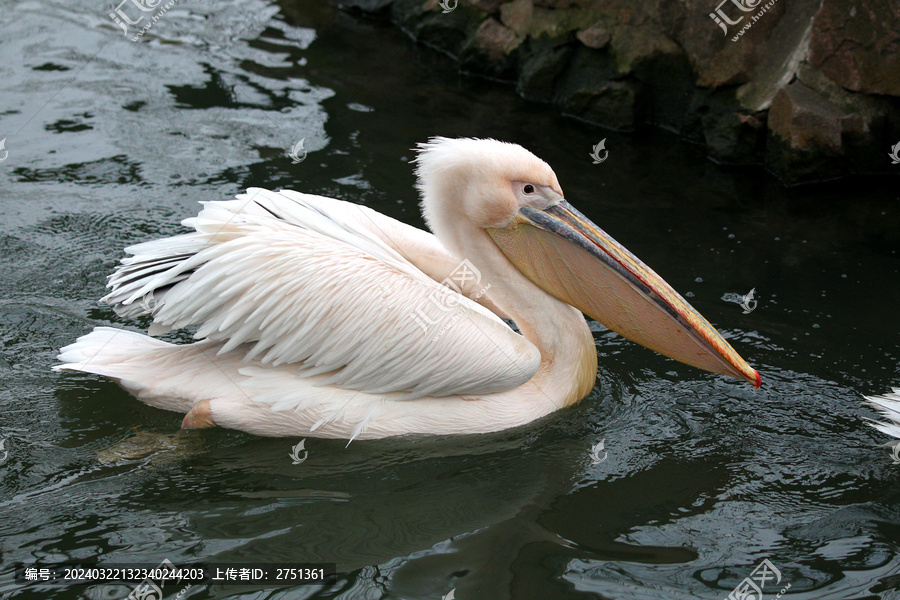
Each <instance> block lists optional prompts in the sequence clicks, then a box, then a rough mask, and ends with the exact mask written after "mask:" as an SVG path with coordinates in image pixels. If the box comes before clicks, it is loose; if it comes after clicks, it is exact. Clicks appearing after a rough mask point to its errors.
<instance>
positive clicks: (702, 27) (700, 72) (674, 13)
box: [661, 0, 785, 87]
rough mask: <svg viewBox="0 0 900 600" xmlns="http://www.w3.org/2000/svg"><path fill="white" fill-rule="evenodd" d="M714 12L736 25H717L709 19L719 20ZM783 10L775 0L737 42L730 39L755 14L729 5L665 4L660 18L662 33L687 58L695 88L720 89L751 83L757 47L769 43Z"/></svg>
mask: <svg viewBox="0 0 900 600" xmlns="http://www.w3.org/2000/svg"><path fill="white" fill-rule="evenodd" d="M748 4H749V2H748ZM757 4H758V3H757ZM717 8H720V9H721V11H722V12H723V13H724V15H725V17H727V18H728V20H730V21H737V24H735V25H728V24H727V23H726V22H725V21H722V24H721V25H719V24H717V23H716V21H715V20H714V19H713V18H711V17H712V15H716V16H717V18H719V20H722V19H721V18H720V17H718V15H717ZM784 10H785V2H784V0H778V1H777V2H776V3H775V4H774V5H773V6H772V7H771V8H769V9H767V11H766V13H765V14H763V15H762V17H759V18H758V20H757V21H755V22H753V25H752V26H751V28H750V29H748V30H746V31H745V32H744V34H743V35H741V36H740V37H739V38H738V39H737V41H732V39H733V38H734V37H735V36H736V35H737V32H738V31H740V30H741V28H742V27H743V26H744V25H746V22H747V21H748V20H750V19H749V16H748V15H753V16H757V15H758V12H759V11H758V10H757V11H756V12H752V13H751V12H743V11H741V10H739V9H737V8H736V6H735V4H734V3H732V2H727V3H722V4H717V2H716V1H713V2H709V1H707V0H683V1H680V2H672V3H669V4H667V10H666V11H665V13H664V14H663V16H662V17H661V18H662V20H663V23H664V25H663V28H664V31H665V33H666V34H667V35H668V36H669V37H670V38H671V39H673V40H674V41H675V42H677V43H678V45H679V46H680V47H681V48H682V49H683V50H684V52H685V53H686V54H687V56H688V59H689V61H690V63H691V65H692V67H693V69H694V71H695V73H696V77H695V82H696V83H697V85H699V86H702V87H720V86H725V85H735V84H741V83H746V82H748V81H750V80H751V74H750V73H751V71H752V70H753V68H754V67H755V66H756V64H757V63H758V62H759V59H760V56H762V54H761V53H760V52H759V45H760V44H761V43H762V42H764V41H765V40H766V39H769V37H770V34H771V31H772V29H774V28H775V26H776V25H777V23H778V21H779V20H780V18H781V16H782V14H783V13H784Z"/></svg>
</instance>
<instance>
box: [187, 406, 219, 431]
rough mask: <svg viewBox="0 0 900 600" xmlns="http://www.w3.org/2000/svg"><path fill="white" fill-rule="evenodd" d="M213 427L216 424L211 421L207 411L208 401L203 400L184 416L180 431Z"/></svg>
mask: <svg viewBox="0 0 900 600" xmlns="http://www.w3.org/2000/svg"><path fill="white" fill-rule="evenodd" d="M215 426H216V422H215V421H213V418H212V413H211V412H210V410H209V400H204V401H203V402H200V403H199V404H197V405H195V406H194V408H192V409H191V410H190V412H189V413H188V414H186V415H184V420H183V421H181V428H182V429H204V428H206V427H215Z"/></svg>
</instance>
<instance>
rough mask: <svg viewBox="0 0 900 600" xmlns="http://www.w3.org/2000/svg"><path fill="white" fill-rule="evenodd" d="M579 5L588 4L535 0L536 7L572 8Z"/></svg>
mask: <svg viewBox="0 0 900 600" xmlns="http://www.w3.org/2000/svg"><path fill="white" fill-rule="evenodd" d="M579 4H587V3H586V2H584V1H582V2H579V1H578V0H534V5H535V6H544V7H546V8H570V7H572V6H578V5H579Z"/></svg>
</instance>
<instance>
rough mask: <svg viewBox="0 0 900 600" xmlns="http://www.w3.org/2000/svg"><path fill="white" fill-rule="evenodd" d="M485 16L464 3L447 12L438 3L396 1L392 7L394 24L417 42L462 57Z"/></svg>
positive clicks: (408, 0) (433, 0)
mask: <svg viewBox="0 0 900 600" xmlns="http://www.w3.org/2000/svg"><path fill="white" fill-rule="evenodd" d="M484 17H485V15H484V13H483V12H481V11H480V10H479V9H477V8H475V7H474V6H470V5H462V4H458V5H457V7H456V8H455V9H454V10H453V11H451V12H449V13H444V12H442V10H441V8H440V5H439V4H438V3H437V2H436V0H428V2H422V0H395V1H394V2H393V4H392V5H391V20H392V21H394V22H395V23H397V24H398V25H400V26H401V27H402V28H403V29H405V30H406V31H407V32H409V34H410V35H412V36H413V37H414V38H415V39H416V40H417V41H419V42H421V43H423V44H425V45H427V46H431V47H432V48H435V49H437V50H440V51H442V52H445V53H447V54H450V55H451V56H454V57H458V56H459V55H460V53H461V52H462V50H463V48H464V47H465V46H466V42H467V41H468V40H469V38H470V37H472V35H474V33H475V30H476V28H477V26H478V25H479V24H480V23H481V20H482V19H483V18H484Z"/></svg>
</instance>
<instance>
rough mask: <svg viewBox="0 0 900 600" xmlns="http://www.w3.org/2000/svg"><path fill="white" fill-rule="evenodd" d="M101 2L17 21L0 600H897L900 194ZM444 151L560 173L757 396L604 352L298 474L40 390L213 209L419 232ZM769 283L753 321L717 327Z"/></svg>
mask: <svg viewBox="0 0 900 600" xmlns="http://www.w3.org/2000/svg"><path fill="white" fill-rule="evenodd" d="M298 4H300V3H298ZM109 9H110V4H109V3H104V2H99V1H98V2H87V1H71V2H65V3H62V2H56V3H53V2H49V1H48V0H35V1H31V2H6V3H5V4H4V10H3V11H0V40H2V43H0V75H2V77H0V137H6V138H7V140H6V149H7V150H8V152H9V156H8V158H7V159H6V160H5V161H3V162H2V163H0V207H2V211H3V218H2V220H0V249H2V256H3V260H2V263H0V282H2V283H0V286H2V298H0V379H2V383H0V415H2V416H0V438H2V439H4V440H5V449H6V451H8V458H7V459H6V461H5V462H4V464H2V465H0V540H2V541H0V550H2V564H0V597H3V598H124V597H126V596H127V595H128V593H129V592H130V589H131V588H130V587H124V586H95V587H91V588H87V587H81V588H78V587H70V588H63V587H55V586H48V585H38V586H34V587H30V588H23V587H22V586H20V585H18V584H16V583H14V582H13V581H12V573H13V565H14V563H16V562H26V563H32V562H41V563H47V562H59V561H64V560H78V561H88V560H91V559H94V558H101V559H103V560H106V561H111V562H120V563H130V562H152V563H154V564H155V563H158V562H160V561H162V560H163V559H164V558H168V559H169V560H171V561H172V562H174V563H176V564H184V563H192V562H198V561H219V562H298V561H326V562H336V563H337V565H338V570H339V576H338V581H337V583H336V584H335V585H331V586H327V587H321V586H309V587H293V588H264V587H261V586H256V587H252V586H251V587H244V588H226V587H222V586H212V587H204V586H195V587H193V588H191V589H190V590H188V591H187V593H186V595H185V596H183V597H186V598H226V597H235V598H248V599H249V598H253V599H262V598H291V599H293V598H335V599H338V598H339V599H354V600H355V599H360V600H363V599H365V600H369V599H378V598H403V599H409V600H420V599H421V600H430V599H434V600H438V599H440V598H441V597H442V596H444V595H446V594H448V592H450V590H451V589H455V590H456V591H455V597H456V598H458V599H459V600H475V599H479V600H504V599H516V600H520V599H521V600H532V599H533V600H578V599H586V598H587V599H589V598H615V599H643V598H648V599H656V598H673V599H691V598H709V599H716V598H724V597H726V596H727V595H728V594H729V592H731V590H732V589H734V587H735V586H736V585H737V584H738V583H740V582H741V580H742V579H743V578H744V577H747V576H748V575H750V573H751V571H753V569H754V568H755V567H756V566H757V565H758V564H759V563H760V562H761V561H762V560H763V559H769V560H770V561H771V563H772V564H773V565H774V566H775V567H777V569H778V570H779V571H780V574H781V576H782V580H781V582H780V583H779V584H778V585H776V584H775V583H774V582H769V584H768V585H767V586H766V587H765V589H764V591H765V593H766V596H765V597H766V598H772V597H774V596H775V594H776V593H778V591H779V590H780V589H781V588H782V587H784V586H786V585H787V584H788V583H789V584H790V589H789V590H788V594H787V597H788V598H798V599H800V598H804V599H812V598H816V599H819V598H823V599H850V598H853V599H863V598H898V597H900V551H898V543H900V508H898V501H900V467H898V466H893V465H892V464H891V461H890V458H889V456H888V454H887V453H886V452H885V451H884V450H883V449H880V448H878V447H877V446H876V445H877V444H879V443H882V442H884V441H886V440H885V439H884V436H882V435H881V434H878V433H877V432H875V431H874V430H872V429H871V428H869V427H868V426H866V425H865V424H864V422H863V420H862V418H861V417H863V416H874V415H873V414H872V413H871V411H869V410H868V409H865V408H863V407H862V406H861V405H860V399H861V394H871V393H882V392H885V391H887V390H888V389H889V388H890V386H891V385H898V384H900V366H898V365H900V344H898V336H897V334H898V331H897V329H898V328H897V322H898V321H897V318H896V311H897V307H898V303H900V277H898V269H900V256H898V248H900V234H898V232H900V227H898V225H900V213H898V207H900V203H898V200H900V198H898V192H897V189H898V188H897V183H896V178H894V179H893V180H890V181H885V180H857V181H853V182H849V183H842V184H831V185H828V186H822V187H818V188H810V189H804V190H785V189H783V188H782V187H781V186H780V185H779V184H778V183H777V182H775V181H774V180H773V179H772V178H771V177H769V176H768V175H766V174H765V173H763V172H762V171H758V170H749V171H732V170H727V169H723V168H720V167H718V166H716V165H713V164H711V163H709V162H707V161H706V160H704V158H703V154H702V151H701V150H699V149H697V148H694V147H692V146H687V145H685V144H683V143H681V142H679V141H678V140H677V138H675V137H673V136H670V135H668V134H665V133H659V132H645V133H642V134H639V135H635V136H629V137H626V136H620V135H617V134H611V133H606V132H602V131H599V130H594V129H592V128H590V127H587V126H584V125H582V124H579V123H577V122H574V121H571V120H566V119H562V118H560V117H557V116H554V113H553V111H552V110H549V109H545V108H544V107H542V106H539V105H533V104H526V103H524V102H522V101H520V100H518V99H517V98H516V97H515V96H514V95H513V94H512V92H511V90H510V89H508V88H506V87H503V86H498V85H495V84H492V83H487V82H480V81H471V80H468V79H463V78H460V77H458V76H457V75H456V73H455V67H454V66H453V65H452V64H451V63H450V62H449V61H448V60H447V59H446V58H444V57H442V56H440V55H437V54H434V53H431V52H429V51H424V50H422V49H421V48H416V47H415V46H414V45H413V44H412V43H411V42H409V41H408V40H406V38H404V37H403V35H402V34H401V33H398V32H397V31H395V30H394V29H391V28H390V27H385V26H382V25H380V24H377V23H371V22H366V21H360V20H357V19H355V18H353V17H350V16H348V15H345V14H342V13H339V12H336V11H335V10H334V9H332V8H328V7H326V6H324V5H320V3H312V2H310V3H303V6H300V7H295V8H284V9H282V8H281V7H279V5H277V4H273V3H270V2H266V1H263V0H242V1H238V2H231V3H213V2H197V1H189V0H182V1H181V2H179V3H177V4H176V5H175V7H173V8H172V9H170V10H169V11H168V12H167V13H166V14H165V15H164V16H163V18H162V19H160V20H159V21H158V22H157V23H156V24H155V25H154V26H153V28H152V29H151V30H150V31H148V32H147V34H146V35H145V36H144V38H143V39H142V40H141V41H140V42H137V43H132V42H130V41H128V39H126V38H124V37H123V36H122V34H121V32H120V31H119V30H118V29H117V28H116V27H115V25H114V24H113V23H112V21H111V20H110V19H109V18H108V17H107V16H106V15H107V13H108V12H109ZM436 134H440V135H451V136H460V135H473V136H485V137H487V136H490V137H497V138H501V139H505V140H509V141H515V142H518V143H521V144H523V145H525V146H526V147H528V148H529V149H531V150H533V151H534V152H535V153H537V154H538V155H539V156H541V157H542V158H544V159H546V160H547V161H548V162H549V163H550V164H551V165H552V166H553V167H554V168H555V169H556V172H557V174H558V176H559V179H560V181H561V183H562V186H563V189H564V190H565V191H566V195H567V197H568V199H569V200H570V201H571V202H572V203H573V204H575V205H576V206H578V207H579V208H580V209H581V210H582V211H583V212H585V213H586V214H588V215H589V216H590V217H592V218H593V219H594V220H595V221H596V222H597V223H599V224H600V225H601V226H602V227H604V228H605V229H606V230H607V231H609V232H610V233H612V234H613V235H614V236H616V237H617V238H618V239H619V241H621V242H622V243H624V244H625V245H626V246H628V247H629V248H630V249H632V250H633V251H634V252H635V253H636V254H638V256H640V257H641V258H643V259H644V260H645V261H646V262H647V263H648V264H650V265H651V266H652V267H654V268H655V269H656V270H657V271H658V272H659V273H660V274H662V275H663V276H664V277H665V278H666V279H667V280H668V281H669V282H670V283H672V285H673V286H674V287H675V288H676V289H679V290H680V291H682V292H683V293H686V295H688V297H689V299H690V300H691V302H692V303H693V304H694V305H695V306H696V307H697V308H698V309H699V310H700V311H701V312H702V313H703V314H704V315H706V316H707V318H709V319H710V320H711V321H712V322H713V323H715V324H716V325H717V326H718V327H719V328H720V329H721V330H722V331H723V332H724V333H725V334H726V336H727V337H728V338H730V339H731V340H732V343H733V344H734V345H735V346H736V348H737V349H738V351H739V352H740V353H741V354H742V355H743V356H744V357H745V358H747V359H748V360H749V361H750V363H751V364H753V365H754V366H755V367H756V368H758V369H759V371H760V372H761V373H762V378H763V387H762V388H761V389H760V390H759V391H756V392H754V391H753V390H752V389H751V387H750V386H748V385H746V384H742V383H740V382H736V381H731V380H725V379H724V378H721V377H717V376H713V375H709V374H705V373H702V372H699V371H697V370H693V369H691V368H688V367H684V366H682V365H680V364H676V363H673V362H672V361H669V360H667V359H664V358H662V357H659V356H656V355H654V354H653V353H651V352H649V351H647V350H644V349H642V348H639V347H637V346H635V345H633V344H631V343H628V342H624V341H623V340H622V339H621V338H618V337H617V336H615V335H614V334H611V333H609V332H607V331H605V330H603V329H602V328H600V327H597V328H596V330H597V334H596V336H597V344H598V352H599V356H600V372H599V375H598V379H597V386H596V388H595V389H594V391H593V392H592V394H591V395H590V396H589V397H588V398H587V399H585V400H584V401H583V402H581V403H580V404H578V405H577V406H575V407H572V408H571V409H569V410H566V411H564V412H561V413H557V414H554V415H552V416H550V417H548V418H547V419H545V420H543V421H541V422H539V423H536V424H534V425H533V426H531V427H527V428H521V429H517V430H512V431H507V432H504V433H501V434H497V435H489V436H476V437H472V436H460V437H453V438H444V439H429V438H425V439H397V440H385V441H372V442H354V443H352V444H350V446H349V447H345V444H344V443H343V442H338V441H323V440H316V439H312V438H310V439H307V441H306V448H307V450H308V451H309V457H308V459H307V460H306V461H305V462H303V463H302V464H301V465H293V464H291V459H290V458H289V457H288V454H289V452H290V448H291V446H292V445H294V444H296V443H297V442H298V441H299V439H297V440H292V439H281V440H272V439H263V438H258V437H254V436H250V435H246V434H242V433H238V432H232V431H224V430H205V431H202V432H196V433H194V434H191V435H175V436H170V434H174V433H175V432H176V431H177V428H178V425H179V421H180V416H177V415H174V414H172V413H166V412H163V411H159V410H155V409H152V408H148V407H146V406H144V405H142V404H140V403H138V402H137V401H135V400H133V399H131V398H130V397H129V396H127V395H126V394H125V393H124V392H122V391H121V390H119V388H117V387H116V386H114V385H113V384H111V383H109V382H106V381H102V380H99V379H98V378H95V377H91V376H80V375H71V374H67V375H58V374H54V373H51V372H50V370H49V369H50V366H51V365H52V364H53V363H54V355H55V352H56V349H57V348H59V347H60V346H62V345H65V344H66V343H69V342H70V341H72V340H73V339H74V338H75V337H77V336H78V335H81V334H84V333H86V332H87V331H89V330H90V329H91V327H92V326H94V325H109V324H114V325H126V326H135V325H138V324H133V323H128V324H126V323H123V322H122V321H121V320H120V319H118V318H117V317H116V316H115V314H114V313H113V312H112V311H111V310H109V309H108V308H107V307H105V306H102V305H99V304H98V303H97V298H99V297H100V296H101V295H102V294H103V289H104V284H105V277H106V275H107V274H108V273H109V272H110V270H111V269H112V268H113V266H114V265H115V264H116V262H117V260H118V259H119V258H120V257H121V256H122V252H121V249H122V248H123V247H124V246H126V245H128V244H131V243H135V242H139V241H144V240H147V239H151V238H154V237H158V236H162V235H170V234H174V233H177V232H180V231H182V229H181V228H180V226H179V224H178V223H179V221H180V220H181V219H183V218H186V217H188V216H191V215H193V214H194V213H195V212H196V211H197V209H198V205H197V202H198V201H204V200H220V199H226V198H229V197H231V196H233V195H234V194H237V193H238V192H240V191H241V190H243V189H244V188H246V187H248V186H253V185H259V186H266V187H278V186H284V187H293V188H296V189H300V190H304V191H308V192H314V193H320V194H328V195H333V196H338V197H342V198H345V199H349V200H353V201H356V202H361V203H365V204H367V205H369V206H372V207H374V208H376V209H378V210H380V211H382V212H385V213H387V214H389V215H392V216H394V217H397V218H399V219H402V220H404V221H406V222H408V223H412V224H416V225H420V224H421V220H420V217H419V215H418V212H417V208H416V198H415V194H414V192H413V189H412V183H413V177H412V174H411V169H410V166H409V164H408V163H407V161H408V160H409V159H410V158H411V157H412V154H411V152H410V150H409V148H411V147H412V146H413V145H414V144H415V143H416V142H419V141H422V140H425V139H426V138H427V137H429V136H431V135H436ZM604 137H606V138H607V144H606V147H607V148H608V149H609V151H610V154H609V158H608V160H607V161H606V162H604V163H602V164H600V165H594V164H592V162H591V159H590V157H589V156H588V154H589V152H590V149H591V147H592V145H593V144H595V143H597V142H598V141H599V140H600V139H602V138H604ZM301 138H305V145H306V148H307V149H308V151H309V154H308V157H307V158H306V160H304V161H303V162H301V163H300V164H296V165H295V164H292V163H291V160H290V158H289V157H288V156H287V152H288V149H289V148H290V147H291V146H292V145H293V144H295V143H296V142H297V141H299V140H300V139H301ZM886 151H887V150H886ZM0 156H2V153H0ZM751 288H755V289H756V293H757V298H758V300H759V304H758V307H757V308H756V310H754V311H753V312H751V313H749V314H743V312H742V310H741V308H740V307H739V306H738V305H737V304H735V303H733V302H728V301H726V299H728V298H732V297H733V296H734V295H735V294H736V295H740V294H744V293H746V292H747V291H749V290H750V289H751ZM143 325H146V323H143ZM359 326H360V327H365V326H366V325H365V323H360V324H359ZM602 439H605V446H606V450H607V451H608V459H607V460H606V461H604V462H601V463H599V464H592V460H591V456H590V452H589V451H590V448H591V446H592V445H594V444H596V443H597V442H599V441H600V440H602ZM123 440H126V441H127V440H130V443H132V444H134V445H137V446H140V447H141V448H143V451H141V448H139V449H138V450H136V451H128V450H124V449H122V446H117V444H119V443H120V442H122V441H123ZM154 450H155V452H152V453H151V451H154ZM117 452H118V454H116V453H117ZM148 453H150V454H149V455H147V454H148ZM111 455H112V457H113V458H115V457H116V456H118V458H119V459H118V460H111V458H110V456H111ZM0 456H2V453H0ZM167 592H168V590H167ZM168 594H169V595H167V598H171V597H174V596H175V590H173V591H172V592H168Z"/></svg>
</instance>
